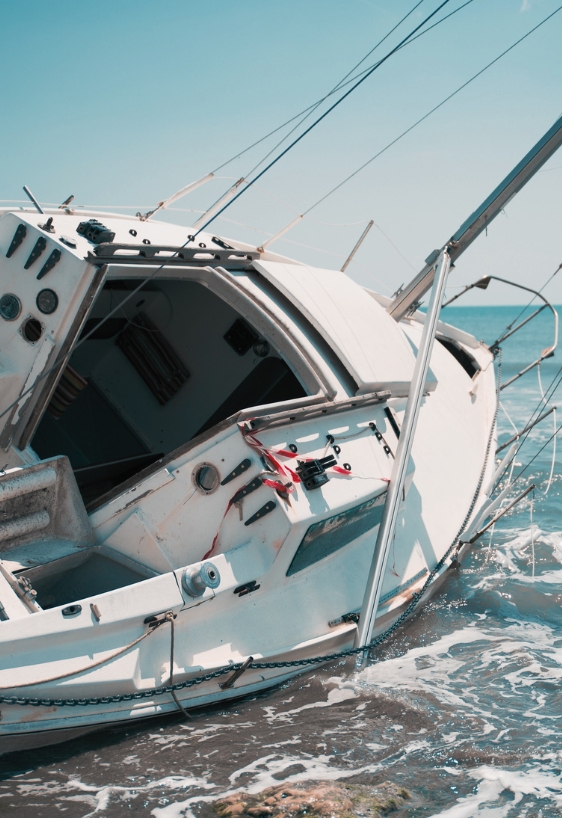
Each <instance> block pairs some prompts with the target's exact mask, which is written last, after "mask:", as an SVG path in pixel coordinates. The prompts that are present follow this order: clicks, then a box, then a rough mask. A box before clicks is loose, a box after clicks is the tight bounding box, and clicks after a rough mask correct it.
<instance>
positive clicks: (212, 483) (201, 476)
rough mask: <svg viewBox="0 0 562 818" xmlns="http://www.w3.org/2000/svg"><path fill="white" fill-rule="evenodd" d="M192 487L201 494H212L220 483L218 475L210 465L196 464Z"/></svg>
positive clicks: (214, 467) (216, 470)
mask: <svg viewBox="0 0 562 818" xmlns="http://www.w3.org/2000/svg"><path fill="white" fill-rule="evenodd" d="M192 479H193V485H194V486H195V488H196V489H197V491H199V492H200V493H201V494H212V493H213V492H214V491H215V490H216V489H217V488H218V487H219V483H220V475H219V472H218V469H217V467H216V466H213V464H212V463H198V465H197V466H195V468H194V469H193V475H192Z"/></svg>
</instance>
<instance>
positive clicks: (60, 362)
mask: <svg viewBox="0 0 562 818" xmlns="http://www.w3.org/2000/svg"><path fill="white" fill-rule="evenodd" d="M449 2H450V0H443V2H442V3H441V4H440V5H439V6H438V7H437V8H436V9H435V10H434V11H432V12H431V14H429V15H428V16H427V17H426V18H425V20H423V21H422V22H421V23H420V24H419V25H417V26H416V27H415V28H414V29H413V30H412V31H411V32H410V33H409V34H408V35H407V36H406V37H404V38H403V39H402V40H401V41H400V43H399V44H398V45H397V46H395V47H394V48H393V49H391V50H390V51H389V52H388V53H387V54H386V55H385V56H384V57H383V58H382V59H381V60H379V61H378V62H377V63H375V65H374V66H372V67H371V68H370V69H369V71H368V72H367V73H365V74H364V76H363V77H361V79H360V80H358V82H356V83H355V85H353V86H352V87H351V88H350V89H349V90H348V91H346V92H345V94H343V95H342V96H341V97H340V98H339V99H338V100H336V102H334V104H333V105H331V106H330V108H328V110H327V111H325V112H324V113H323V114H322V115H321V116H319V117H318V119H316V120H315V121H314V122H313V123H312V124H311V125H309V127H308V128H307V129H306V130H305V131H304V132H303V133H302V134H300V136H298V137H297V138H296V139H294V140H293V142H291V144H290V145H288V146H287V147H286V148H285V149H284V150H283V151H282V152H281V153H280V154H279V155H278V156H276V158H275V159H273V160H272V161H271V162H270V163H269V164H268V165H267V166H266V167H265V168H264V169H263V170H262V171H261V172H260V173H259V174H258V175H257V176H256V177H255V178H254V179H252V180H250V181H249V182H247V187H244V188H242V189H241V190H240V191H239V192H238V193H237V194H236V196H234V197H233V198H232V199H230V200H229V201H228V202H227V203H226V204H225V205H224V207H222V208H221V209H220V210H219V211H218V212H217V213H215V215H214V216H212V217H211V218H210V219H208V221H206V222H205V224H203V225H202V226H201V227H200V228H199V229H198V230H197V232H196V233H195V234H190V235H189V237H188V239H187V241H186V242H184V244H182V246H181V247H179V248H178V249H177V250H175V251H174V253H173V254H172V255H171V256H169V257H168V258H167V259H166V260H165V261H163V262H162V264H160V265H159V266H158V267H156V269H155V270H154V271H153V272H152V273H150V275H148V276H146V278H144V279H143V280H142V281H141V283H140V284H139V285H138V286H137V287H135V289H134V290H131V292H130V293H129V295H128V296H126V297H125V298H124V299H123V300H122V301H121V302H120V303H119V305H118V306H116V307H115V308H114V309H113V310H110V311H109V312H108V313H107V315H106V316H104V318H102V319H101V321H100V322H99V323H98V324H97V325H96V326H95V327H94V328H92V329H91V330H90V332H88V333H86V335H84V336H83V337H82V338H80V340H79V341H78V343H76V344H75V345H74V346H73V347H71V349H70V350H69V351H68V353H67V354H66V355H65V356H64V357H63V358H62V359H58V360H57V361H55V363H54V364H53V365H52V366H51V367H49V368H48V369H47V370H46V371H45V372H43V373H42V374H41V375H40V376H39V378H37V380H36V381H35V382H34V383H33V384H32V385H31V386H30V387H29V388H28V389H27V390H25V391H24V392H23V393H22V394H21V395H19V396H18V397H17V398H16V400H15V401H13V402H12V403H11V404H10V405H9V406H8V407H7V408H6V409H4V411H3V412H2V413H0V418H3V417H4V415H6V414H7V413H8V412H10V411H11V410H12V409H13V408H14V407H15V406H16V405H17V404H18V403H20V401H21V400H22V398H24V397H25V396H26V395H27V394H29V393H30V392H31V391H33V390H34V389H35V388H36V386H37V384H38V383H40V382H41V381H42V380H44V379H45V378H46V377H47V376H48V375H49V374H50V373H51V372H52V371H53V370H54V369H56V368H57V367H62V366H63V365H64V363H65V361H68V359H69V358H70V354H71V352H74V351H75V350H76V349H78V347H79V346H81V345H82V344H83V343H84V342H85V341H87V340H88V338H89V337H90V336H91V335H93V333H94V332H96V331H97V330H98V329H99V328H100V326H101V325H102V324H104V323H105V322H106V321H107V320H108V319H109V318H111V317H112V316H113V315H114V314H115V313H116V312H118V311H119V310H120V309H122V307H123V305H124V304H126V303H127V302H128V301H130V300H131V299H132V298H134V296H135V295H137V293H138V292H140V290H141V289H142V288H143V287H145V286H146V285H147V284H148V283H150V282H151V281H152V280H153V279H154V278H155V277H156V276H157V275H158V273H159V272H160V271H161V270H163V269H164V267H165V266H166V264H168V263H169V261H170V259H173V258H177V256H178V254H179V252H180V251H181V250H183V249H185V248H186V247H187V245H188V244H190V243H191V242H192V241H194V240H195V239H196V238H197V236H198V235H199V234H200V233H202V232H203V230H205V228H206V227H208V226H209V225H210V224H211V223H212V222H213V221H215V219H217V218H218V217H219V216H220V215H221V214H222V213H224V211H225V210H226V209H227V208H228V207H230V206H231V205H232V204H234V202H235V201H236V200H237V199H239V198H240V196H242V195H243V194H244V193H246V191H248V190H249V189H250V187H251V186H252V185H253V184H254V183H255V182H257V181H258V179H260V178H261V177H262V176H264V175H265V174H266V173H267V171H268V170H270V168H272V167H273V166H274V165H275V164H277V162H279V160H280V159H282V158H283V156H285V155H286V154H287V153H288V152H289V151H290V150H291V149H292V148H293V147H294V146H295V145H297V144H298V143H299V142H300V141H301V140H302V139H304V137H305V136H306V135H307V134H308V133H310V131H312V129H313V128H315V127H316V126H317V125H319V124H320V122H322V120H324V119H325V118H326V117H327V116H328V115H329V114H330V113H331V112H332V111H333V110H334V109H335V108H337V107H338V105H340V104H341V103H342V102H343V101H344V100H345V99H347V97H348V96H350V94H352V93H353V91H355V90H356V88H358V87H359V86H360V85H361V84H362V83H363V82H365V80H366V79H368V77H370V76H371V74H373V73H374V72H375V71H376V70H377V68H379V67H380V66H381V65H382V64H383V63H385V62H386V61H387V60H388V59H389V58H390V57H391V56H392V55H393V54H395V53H396V51H398V49H399V48H400V47H401V46H403V45H404V44H405V43H406V42H408V40H410V39H411V38H412V37H413V35H414V34H415V33H416V32H417V31H419V29H420V28H422V27H423V26H424V25H425V24H426V23H427V22H428V21H429V20H431V18H432V17H434V16H435V15H436V14H437V13H438V12H439V11H440V10H441V9H442V8H443V7H444V6H446V5H447V3H449Z"/></svg>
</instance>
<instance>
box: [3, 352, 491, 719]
mask: <svg viewBox="0 0 562 818" xmlns="http://www.w3.org/2000/svg"><path fill="white" fill-rule="evenodd" d="M500 378H501V349H500V350H499V355H498V377H497V386H496V409H495V412H494V418H493V421H492V425H491V428H490V434H489V436H488V443H487V445H486V451H485V453H484V464H483V466H482V470H481V472H480V477H479V479H478V483H477V486H476V491H475V492H474V496H473V498H472V502H471V503H470V506H469V509H468V511H467V514H466V516H465V518H464V520H463V522H462V525H461V527H460V529H459V531H458V533H457V535H456V537H455V539H454V540H453V542H452V544H451V545H450V546H449V548H448V549H447V551H446V552H445V554H444V555H443V557H441V559H440V560H439V562H438V563H437V565H435V567H434V568H433V570H432V571H431V572H430V573H429V574H428V577H427V579H426V581H425V582H424V584H423V587H422V588H421V589H420V590H419V591H417V592H416V593H415V594H413V595H412V599H411V600H410V602H409V604H408V606H407V607H406V608H405V609H404V610H403V611H402V613H401V614H400V616H399V617H398V619H396V620H395V621H394V622H393V624H392V625H390V627H389V628H387V629H386V630H385V631H383V633H381V634H379V635H378V636H377V637H375V639H373V640H372V641H371V642H369V644H368V645H366V646H364V647H360V648H349V649H348V650H343V651H338V652H337V653H327V654H324V655H323V656H314V657H312V658H309V659H294V660H293V661H287V662H251V663H250V664H249V665H248V666H247V667H248V669H250V668H251V669H255V670H261V669H265V668H267V669H273V668H289V667H308V666H311V665H319V664H325V663H326V662H333V661H336V660H338V659H345V658H346V657H348V656H356V655H357V654H359V653H364V652H366V651H369V650H372V649H373V648H377V647H379V645H382V644H383V642H385V641H386V640H387V639H388V638H389V637H390V636H392V634H393V633H395V631H397V630H398V628H399V627H400V626H401V625H402V624H403V623H404V622H405V621H406V619H408V618H409V616H410V615H411V614H412V613H413V612H414V610H415V609H416V608H417V606H418V603H419V602H420V600H421V599H422V597H423V595H424V594H425V592H426V590H427V589H428V588H429V586H430V585H431V583H432V581H433V579H434V578H435V576H436V574H437V573H438V572H439V571H440V570H441V568H442V567H443V565H444V564H445V562H446V561H447V560H448V558H449V557H450V556H451V554H452V553H453V552H454V550H455V549H458V548H460V537H461V535H462V533H463V531H464V530H465V528H466V525H467V523H468V521H469V520H470V517H471V516H472V512H473V511H474V508H475V506H476V502H477V500H478V496H479V494H480V490H481V488H482V483H483V482H484V477H485V474H486V468H487V465H488V458H489V456H490V449H491V447H492V442H493V439H494V430H495V427H496V420H497V416H498V409H499V388H500ZM242 664H243V663H242V662H238V663H237V664H231V665H225V666H224V667H221V668H219V670H215V671H213V672H212V673H207V674H205V676H197V677H196V678H194V679H188V680H186V681H185V682H176V683H174V684H168V685H164V686H162V687H153V688H150V689H149V690H142V691H139V692H137V693H121V694H118V695H116V696H93V697H90V698H85V699H39V698H30V697H27V696H0V703H3V704H19V705H24V706H32V707H41V706H43V707H89V706H91V705H103V704H118V703H119V702H131V701H139V700H140V699H149V698H152V697H153V696H163V695H165V694H166V693H171V694H172V696H174V699H175V698H176V697H175V693H176V691H178V690H185V689H187V688H190V687H194V686H195V685H200V684H203V682H210V681H212V680H213V679H218V678H219V677H220V676H224V675H225V674H226V673H232V672H233V671H236V670H238V669H239V668H241V667H242Z"/></svg>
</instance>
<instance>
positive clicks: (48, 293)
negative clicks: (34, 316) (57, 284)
mask: <svg viewBox="0 0 562 818" xmlns="http://www.w3.org/2000/svg"><path fill="white" fill-rule="evenodd" d="M35 303H36V304H37V309H38V310H39V312H42V313H43V315H51V313H53V312H54V311H55V310H56V308H57V307H58V305H59V298H58V295H57V294H56V292H55V291H54V290H41V292H40V293H39V294H38V296H37V299H36V301H35Z"/></svg>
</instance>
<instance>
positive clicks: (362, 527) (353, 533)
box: [287, 491, 386, 577]
mask: <svg viewBox="0 0 562 818" xmlns="http://www.w3.org/2000/svg"><path fill="white" fill-rule="evenodd" d="M385 499H386V491H385V492H384V493H383V494H379V495H378V496H377V497H374V498H373V499H372V500H367V502H366V503H362V504H361V505H360V506H355V508H350V509H349V510H348V511H343V512H342V513H341V514H336V515H335V516H334V517H328V519H327V520H322V521H321V522H319V523H313V524H312V525H311V526H310V528H309V529H308V531H307V532H306V534H305V535H304V537H303V540H302V542H301V544H300V545H299V547H298V548H297V552H296V554H295V556H294V557H293V561H292V562H291V564H290V566H289V570H288V571H287V576H288V577H289V576H291V574H296V573H297V571H302V570H303V569H304V568H308V567H309V566H310V565H314V563H315V562H319V561H320V560H323V559H324V558H325V557H328V556H330V554H334V553H335V552H336V551H339V549H340V548H343V547H344V546H345V545H348V544H349V543H350V542H353V540H356V539H357V538H358V537H361V536H362V535H363V534H366V533H367V532H368V531H372V530H373V529H374V528H376V527H377V526H378V524H379V523H380V521H381V518H382V512H383V509H384V503H385Z"/></svg>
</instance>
